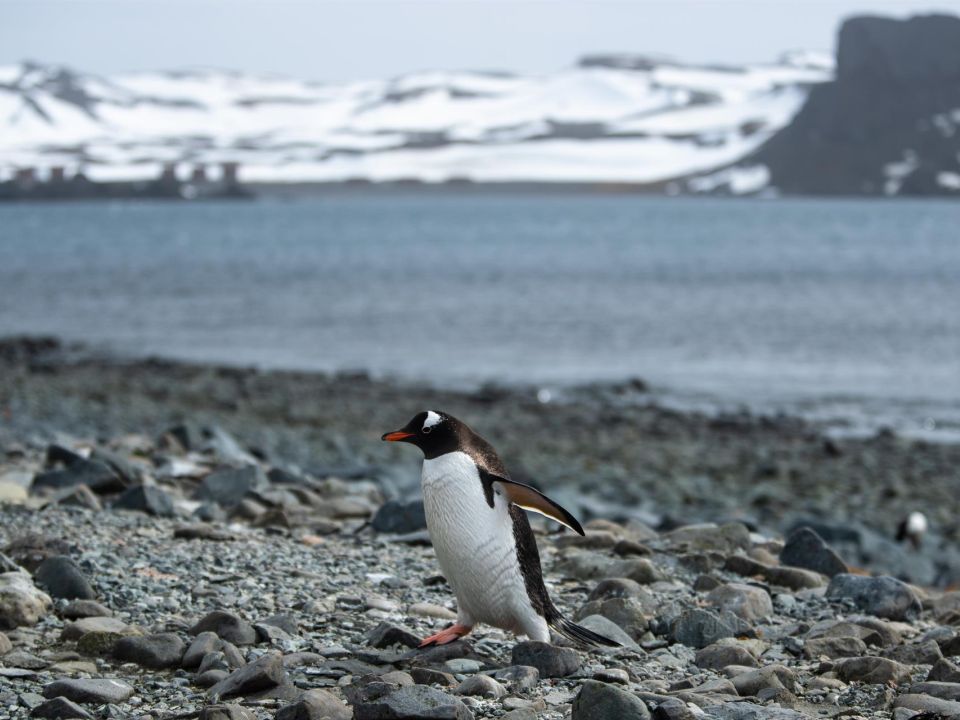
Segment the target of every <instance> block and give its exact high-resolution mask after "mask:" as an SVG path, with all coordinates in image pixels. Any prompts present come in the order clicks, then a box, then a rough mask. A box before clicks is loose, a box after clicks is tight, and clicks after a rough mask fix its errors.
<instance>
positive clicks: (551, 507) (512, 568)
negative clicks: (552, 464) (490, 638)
mask: <svg viewBox="0 0 960 720" xmlns="http://www.w3.org/2000/svg"><path fill="white" fill-rule="evenodd" d="M382 439H383V440H388V441H391V442H407V443H410V444H412V445H416V446H417V447H418V448H420V449H421V450H422V451H423V455H424V461H423V473H422V476H421V485H422V489H423V505H424V509H425V511H426V516H427V528H428V529H429V531H430V539H431V540H432V541H433V547H434V550H435V551H436V554H437V560H438V561H439V563H440V568H441V569H442V570H443V574H444V576H445V577H446V578H447V581H448V582H449V583H450V586H451V587H452V588H453V592H454V594H455V595H456V597H457V611H458V612H457V621H456V623H455V624H454V625H452V626H450V627H448V628H446V629H445V630H442V631H440V632H439V633H437V634H435V635H431V636H430V637H428V638H426V639H425V640H424V641H423V642H422V643H421V644H420V647H426V646H428V645H434V644H436V645H443V644H445V643H448V642H452V641H454V640H456V639H457V638H459V637H462V636H464V635H466V634H467V633H469V632H470V631H471V630H472V629H473V627H474V626H475V625H476V624H477V623H487V624H488V625H493V626H494V627H498V628H502V629H503V630H507V631H509V632H512V633H515V634H517V635H526V636H527V637H529V638H530V639H531V640H539V641H542V642H549V641H550V630H551V629H553V630H554V631H556V632H557V633H559V634H560V635H563V636H564V637H567V638H569V639H570V640H574V641H576V642H579V643H583V644H591V645H606V646H610V647H617V646H619V643H617V642H614V641H613V640H610V639H609V638H605V637H603V636H602V635H599V634H597V633H595V632H593V631H591V630H588V629H587V628H584V627H581V626H580V625H577V624H575V623H572V622H570V621H569V620H567V619H566V618H564V617H563V615H561V614H560V611H559V610H557V608H556V607H555V606H554V604H553V602H551V600H550V597H549V595H548V594H547V589H546V587H545V586H544V584H543V573H542V571H541V569H540V554H539V553H538V551H537V542H536V540H535V538H534V536H533V531H532V530H531V529H530V523H529V521H528V520H527V516H526V514H525V513H524V510H531V511H533V512H537V513H540V514H542V515H545V516H547V517H549V518H552V519H553V520H556V521H557V522H559V523H561V524H562V525H565V526H566V527H568V528H570V529H571V530H573V531H574V532H577V533H579V534H580V535H583V534H584V533H583V528H582V527H580V523H578V522H577V520H576V518H574V517H573V515H571V514H570V513H569V512H567V511H566V510H564V509H563V508H562V507H560V506H559V505H557V503H555V502H553V501H552V500H550V499H549V498H548V497H546V496H545V495H543V494H542V493H541V492H539V491H538V490H536V489H534V488H532V487H530V486H528V485H524V484H522V483H518V482H515V481H513V480H511V479H510V475H509V474H508V473H507V471H506V468H504V466H503V463H502V462H501V461H500V458H499V457H497V453H496V451H494V449H493V447H492V446H491V445H490V443H488V442H487V441H486V440H484V439H483V438H482V437H480V436H479V435H477V434H476V433H475V432H474V431H473V430H471V429H470V428H469V427H467V425H466V424H464V423H462V422H460V421H459V420H457V419H456V418H455V417H453V416H451V415H447V414H446V413H443V412H437V411H434V410H430V411H428V412H422V413H420V414H419V415H416V416H415V417H414V418H413V419H412V420H411V421H410V422H409V423H407V424H406V425H405V426H404V427H403V428H402V429H400V430H396V431H394V432H389V433H386V434H385V435H384V436H383V438H382Z"/></svg>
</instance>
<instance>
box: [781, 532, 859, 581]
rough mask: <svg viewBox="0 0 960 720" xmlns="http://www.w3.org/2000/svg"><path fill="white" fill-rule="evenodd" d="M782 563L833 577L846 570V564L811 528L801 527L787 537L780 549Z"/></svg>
mask: <svg viewBox="0 0 960 720" xmlns="http://www.w3.org/2000/svg"><path fill="white" fill-rule="evenodd" d="M780 562H781V563H783V564H784V565H791V566H793V567H799V568H806V569H807V570H813V571H814V572H818V573H820V574H821V575H826V576H827V577H833V576H834V575H840V574H841V573H846V572H848V569H847V564H846V563H845V562H843V560H842V559H841V558H840V556H839V555H837V553H836V552H834V550H833V549H832V548H831V547H830V546H829V545H827V543H825V542H824V540H823V538H822V537H820V536H819V535H817V533H816V531H815V530H813V529H812V528H808V527H801V528H798V529H797V530H795V531H794V532H792V533H791V534H790V536H789V537H788V538H787V541H786V543H785V544H784V546H783V550H781V551H780Z"/></svg>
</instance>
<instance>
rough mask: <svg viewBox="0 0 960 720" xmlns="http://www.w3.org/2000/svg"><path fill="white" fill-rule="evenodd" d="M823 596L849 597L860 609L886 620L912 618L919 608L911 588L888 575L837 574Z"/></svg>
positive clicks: (843, 598)
mask: <svg viewBox="0 0 960 720" xmlns="http://www.w3.org/2000/svg"><path fill="white" fill-rule="evenodd" d="M826 597H827V598H828V599H830V600H850V601H852V602H853V603H854V605H856V607H858V608H859V609H860V610H863V611H864V612H867V613H870V614H871V615H876V616H877V617H881V618H887V619H889V620H915V619H916V618H917V617H918V616H919V615H920V611H921V610H922V607H921V605H920V600H918V599H917V596H916V594H915V593H914V592H913V590H911V589H910V587H909V586H908V585H907V584H906V583H904V582H901V581H900V580H897V579H896V578H892V577H890V576H888V575H883V576H880V577H866V576H863V575H849V574H841V575H837V576H835V577H834V578H833V579H832V580H831V581H830V585H829V586H828V587H827V594H826Z"/></svg>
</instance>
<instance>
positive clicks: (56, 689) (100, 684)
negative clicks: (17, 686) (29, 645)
mask: <svg viewBox="0 0 960 720" xmlns="http://www.w3.org/2000/svg"><path fill="white" fill-rule="evenodd" d="M43 696H44V697H45V698H55V697H60V696H62V697H65V698H66V699H67V700H73V702H78V703H90V704H98V705H99V704H103V703H114V704H116V703H122V702H123V701H124V700H127V699H128V698H130V697H132V696H133V688H132V687H130V686H129V685H127V684H126V683H125V682H121V681H120V680H107V679H97V680H87V679H82V680H81V679H69V680H56V681H54V682H52V683H48V684H47V685H44V686H43Z"/></svg>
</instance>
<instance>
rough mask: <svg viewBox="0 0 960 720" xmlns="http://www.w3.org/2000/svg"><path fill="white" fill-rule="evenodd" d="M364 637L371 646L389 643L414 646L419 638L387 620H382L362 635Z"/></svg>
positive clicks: (377, 646)
mask: <svg viewBox="0 0 960 720" xmlns="http://www.w3.org/2000/svg"><path fill="white" fill-rule="evenodd" d="M364 639H365V640H366V641H367V643H368V644H369V645H370V646H371V647H375V648H385V647H389V646H391V645H404V646H406V647H409V648H415V647H417V646H418V645H419V644H420V638H418V637H417V636H416V635H414V634H413V633H412V632H410V631H409V630H407V629H406V628H403V627H400V626H399V625H394V624H392V623H388V622H382V623H380V624H379V625H377V626H376V627H374V628H373V629H372V630H370V631H368V632H367V634H366V635H364Z"/></svg>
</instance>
